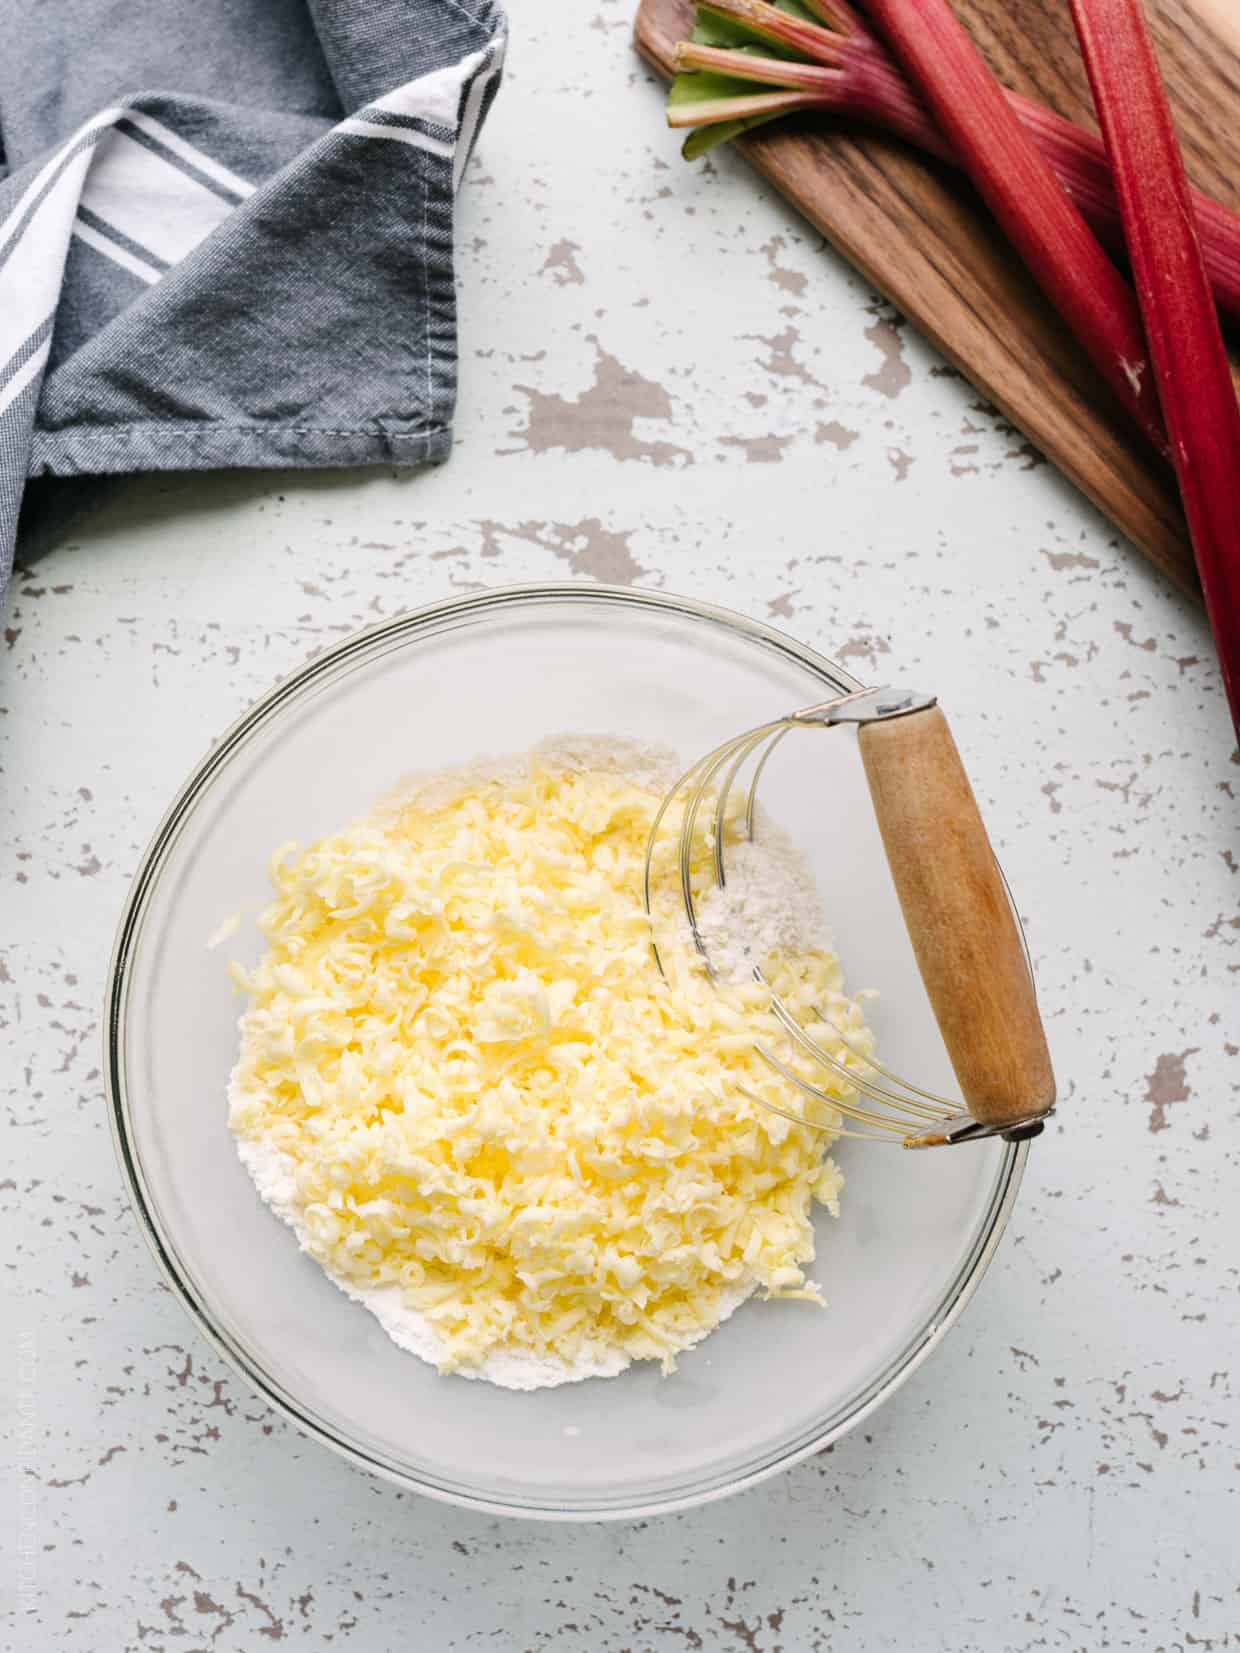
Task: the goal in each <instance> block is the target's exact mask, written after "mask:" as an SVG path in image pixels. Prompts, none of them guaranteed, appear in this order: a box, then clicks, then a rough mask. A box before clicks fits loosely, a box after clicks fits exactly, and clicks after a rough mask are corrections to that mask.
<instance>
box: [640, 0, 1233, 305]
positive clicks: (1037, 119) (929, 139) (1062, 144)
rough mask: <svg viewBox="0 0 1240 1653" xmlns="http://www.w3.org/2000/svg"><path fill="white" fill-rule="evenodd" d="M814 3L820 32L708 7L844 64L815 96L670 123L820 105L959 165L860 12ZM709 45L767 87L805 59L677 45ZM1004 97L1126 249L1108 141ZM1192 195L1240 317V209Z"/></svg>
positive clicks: (778, 17) (1215, 275)
mask: <svg viewBox="0 0 1240 1653" xmlns="http://www.w3.org/2000/svg"><path fill="white" fill-rule="evenodd" d="M806 3H807V4H808V5H810V6H811V9H813V10H815V11H816V12H817V14H818V15H820V16H821V17H822V18H823V20H824V22H827V23H828V27H826V28H820V29H816V26H814V25H807V24H806V23H804V22H803V21H797V20H795V19H792V18H789V17H788V15H787V13H785V12H781V11H779V10H777V8H775V7H773V6H769V5H767V4H765V3H764V0H713V3H712V4H710V5H708V6H705V7H704V8H703V9H704V10H707V11H709V12H713V13H714V14H715V15H716V16H722V17H727V18H731V19H732V20H734V21H740V22H743V23H745V24H746V26H747V27H749V28H751V29H755V30H757V29H760V30H762V32H763V33H764V35H765V38H766V39H767V40H769V41H770V42H771V43H772V44H779V45H784V46H788V47H789V48H791V49H793V50H797V51H801V52H803V53H804V54H805V55H806V56H807V57H809V58H811V59H812V60H813V62H814V63H815V64H818V65H820V66H823V67H830V68H832V69H834V70H836V71H837V73H836V74H835V75H834V76H833V78H831V79H830V80H820V81H815V82H814V93H813V95H809V94H804V95H803V96H802V97H800V98H799V99H798V100H797V101H795V102H792V101H789V102H786V103H775V104H769V105H768V104H762V105H759V106H757V107H753V106H750V105H749V104H746V106H745V110H742V109H738V108H735V107H734V106H733V105H732V102H731V100H713V101H712V100H704V101H703V103H701V104H690V103H684V104H681V105H679V106H678V107H677V108H676V109H675V110H674V111H672V112H669V117H668V119H669V124H670V125H672V126H676V127H692V126H705V125H717V124H719V123H721V122H723V121H728V120H732V119H735V118H736V117H737V116H738V115H740V114H742V113H744V112H745V111H746V110H748V111H749V112H752V113H755V114H760V113H772V114H774V113H787V112H790V111H792V110H794V109H805V110H816V111H818V112H820V113H822V114H830V115H836V116H839V117H843V118H845V119H852V120H863V121H866V122H868V123H869V124H871V125H873V126H876V127H878V128H879V129H880V130H882V131H885V132H890V133H892V134H893V135H894V136H896V137H899V138H903V139H904V140H905V141H906V142H907V143H911V144H913V145H914V146H915V147H916V148H918V149H921V150H923V151H924V152H925V153H926V154H929V155H934V156H936V157H937V158H938V159H939V160H942V161H946V162H948V163H949V164H950V165H952V166H957V165H959V162H958V160H957V158H956V155H955V153H954V152H953V150H952V148H951V145H950V144H949V143H948V142H947V140H946V138H944V136H943V134H942V132H941V131H940V130H939V128H938V127H937V126H936V125H935V122H934V119H933V117H932V116H931V114H930V112H929V110H928V109H927V108H926V105H925V104H924V103H923V102H922V101H921V99H920V98H919V97H918V96H917V94H916V93H915V92H914V91H913V89H912V87H911V86H910V85H909V83H908V80H907V78H906V76H905V75H904V72H903V71H902V70H901V68H900V66H899V65H898V64H897V63H896V62H895V61H894V60H893V59H892V57H891V54H890V53H889V52H888V51H887V48H886V47H885V46H884V45H883V44H882V42H881V41H879V40H876V39H875V38H874V36H873V35H872V34H870V33H869V32H868V30H867V29H866V28H865V26H864V25H863V24H862V23H861V22H860V21H859V20H858V19H856V17H855V16H854V15H853V14H852V13H848V14H845V12H844V9H843V7H842V6H840V5H838V4H834V5H830V4H828V0H806ZM682 49H684V50H686V51H688V50H690V49H691V50H692V52H693V53H694V54H695V56H694V57H689V56H685V57H683V58H682V57H681V56H680V55H679V54H680V52H681V50H682ZM703 51H709V52H715V53H717V55H716V56H715V57H714V58H713V59H712V60H711V62H710V64H709V67H711V68H712V69H714V70H715V71H716V72H718V73H720V74H726V75H730V76H731V77H733V78H734V79H738V80H762V81H765V83H766V84H769V85H772V86H783V87H791V86H793V85H796V86H798V87H799V86H800V85H801V81H800V79H790V78H785V71H788V72H790V73H791V74H792V75H795V72H796V69H797V68H799V67H802V66H803V65H799V64H796V63H792V64H791V65H790V63H789V60H788V59H778V58H762V59H754V58H753V57H752V56H748V58H747V54H745V53H741V52H735V51H729V50H726V49H722V50H721V49H719V48H711V47H705V48H701V47H698V46H696V45H695V44H694V43H692V42H687V41H686V42H682V44H681V47H678V48H677V53H678V57H677V62H678V64H679V65H680V66H681V67H683V68H686V69H689V68H706V67H707V66H708V65H707V62H706V60H705V59H704V58H702V59H700V60H698V59H697V58H696V54H697V53H699V52H703ZM755 61H756V62H760V63H762V64H764V65H766V66H767V67H768V69H769V70H770V74H769V77H768V76H764V75H760V74H755V73H754V71H753V69H752V68H750V67H748V64H752V63H753V62H755ZM755 95H761V94H755ZM1004 95H1005V97H1006V98H1007V100H1008V102H1009V103H1010V104H1011V106H1012V108H1013V110H1014V111H1015V114H1016V117H1017V119H1018V120H1019V121H1020V123H1021V125H1022V126H1023V127H1025V129H1026V130H1027V131H1028V133H1029V135H1030V136H1031V137H1032V138H1033V141H1034V142H1035V144H1036V145H1037V146H1038V148H1039V149H1040V150H1041V152H1042V154H1043V155H1044V156H1045V158H1046V159H1047V160H1048V161H1049V162H1050V165H1051V169H1052V171H1053V172H1054V174H1055V176H1056V177H1057V178H1058V179H1059V181H1060V183H1061V184H1062V185H1063V187H1064V188H1065V189H1066V190H1067V191H1068V193H1069V195H1071V197H1072V199H1073V200H1074V201H1075V202H1076V204H1077V206H1078V207H1079V208H1080V210H1081V212H1082V213H1083V214H1084V216H1085V218H1086V220H1087V221H1088V223H1089V224H1090V226H1091V227H1092V229H1093V230H1094V233H1095V234H1096V235H1098V236H1100V237H1101V238H1102V240H1103V242H1104V243H1105V245H1106V246H1108V247H1110V248H1112V249H1114V250H1122V249H1123V245H1124V237H1123V230H1122V228H1121V225H1120V219H1119V205H1118V203H1117V202H1116V199H1115V190H1114V187H1113V185H1112V183H1111V169H1110V164H1109V162H1108V161H1107V153H1106V148H1105V146H1104V145H1103V142H1102V140H1101V138H1099V137H1098V136H1097V135H1096V134H1095V133H1093V132H1089V131H1087V130H1086V129H1085V128H1084V127H1081V126H1077V125H1075V124H1074V123H1073V122H1072V121H1070V120H1067V119H1066V118H1065V117H1064V116H1063V115H1058V114H1056V113H1055V111H1054V110H1053V109H1048V108H1046V106H1045V105H1044V104H1040V103H1036V102H1035V101H1034V100H1033V99H1032V98H1026V97H1022V96H1021V95H1020V93H1019V92H1011V91H1005V93H1004ZM1190 193H1191V196H1192V202H1193V212H1194V214H1195V216H1196V219H1197V231H1198V235H1199V236H1200V238H1201V250H1202V255H1203V256H1204V258H1205V263H1206V271H1207V274H1208V275H1209V277H1210V285H1211V287H1212V288H1213V289H1214V297H1215V300H1216V302H1217V303H1218V305H1219V307H1220V309H1221V310H1222V311H1223V313H1224V314H1225V315H1228V316H1231V317H1234V318H1236V319H1237V320H1240V215H1238V214H1236V213H1234V212H1231V211H1229V210H1228V208H1226V207H1225V206H1223V205H1222V204H1221V203H1220V202H1218V201H1215V200H1214V199H1213V198H1212V197H1211V196H1209V195H1206V194H1204V193H1203V192H1202V191H1200V190H1196V189H1194V190H1191V191H1190Z"/></svg>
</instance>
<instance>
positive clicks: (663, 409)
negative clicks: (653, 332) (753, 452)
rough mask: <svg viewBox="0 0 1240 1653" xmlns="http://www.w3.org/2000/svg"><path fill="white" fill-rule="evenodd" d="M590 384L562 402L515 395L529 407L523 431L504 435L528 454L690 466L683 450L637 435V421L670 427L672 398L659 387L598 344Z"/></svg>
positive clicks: (524, 388) (554, 396)
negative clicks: (592, 454)
mask: <svg viewBox="0 0 1240 1653" xmlns="http://www.w3.org/2000/svg"><path fill="white" fill-rule="evenodd" d="M590 342H591V343H592V344H593V345H594V348H595V363H594V378H593V381H592V382H591V383H590V385H589V386H588V387H587V388H586V389H585V390H583V391H581V392H580V393H579V394H577V395H576V396H561V395H560V394H559V393H558V392H554V391H543V390H539V389H537V388H536V387H535V386H533V385H528V384H517V385H515V386H514V389H516V390H517V391H519V392H520V394H521V395H522V396H524V397H525V398H526V400H527V402H528V404H529V409H528V416H527V418H526V422H525V424H524V425H521V426H518V427H517V428H516V429H515V430H513V431H511V432H510V433H509V434H510V435H511V436H515V437H518V438H519V439H520V440H521V441H522V442H523V443H524V446H525V451H526V452H528V453H539V454H546V453H554V452H556V451H557V450H559V451H562V452H564V453H589V452H597V453H606V454H610V455H611V457H612V458H613V459H643V460H648V461H649V462H650V463H651V464H654V465H689V464H692V462H693V455H692V453H690V451H689V450H688V449H687V448H684V447H681V446H679V445H678V444H677V443H674V442H669V441H666V440H664V439H662V438H656V439H654V440H647V439H646V438H644V437H643V436H641V435H639V434H638V431H637V428H636V427H637V422H638V420H651V421H654V422H656V423H659V424H661V425H669V423H670V421H671V420H672V417H673V412H674V409H673V406H672V398H671V396H670V395H669V393H668V391H667V390H666V389H665V387H664V386H663V385H661V384H657V383H656V382H655V381H654V380H653V379H647V378H644V377H643V376H642V374H640V373H638V372H637V371H636V370H635V369H634V368H628V367H625V366H624V364H623V363H622V362H620V361H619V360H618V359H617V358H616V357H615V356H613V355H611V354H610V352H608V351H606V350H604V348H603V346H602V345H601V344H600V343H599V342H598V340H597V339H591V341H590Z"/></svg>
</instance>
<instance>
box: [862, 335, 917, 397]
mask: <svg viewBox="0 0 1240 1653" xmlns="http://www.w3.org/2000/svg"><path fill="white" fill-rule="evenodd" d="M903 325H904V323H903V320H901V319H896V318H892V319H890V320H889V319H888V318H886V317H885V316H879V317H878V318H877V319H876V320H875V321H874V322H873V323H872V324H871V325H870V326H869V327H867V328H866V330H865V336H866V338H867V339H869V341H870V343H871V344H872V345H873V346H874V348H875V349H876V350H877V351H878V353H879V355H880V356H881V357H882V363H881V365H880V366H879V367H876V368H875V369H874V371H873V373H867V374H866V375H865V377H864V378H863V379H862V381H861V383H862V384H863V385H868V386H869V388H870V389H871V390H877V391H878V393H879V395H880V396H887V397H890V398H891V400H892V401H894V400H895V398H896V397H897V396H899V395H900V393H901V391H904V390H907V389H908V387H909V385H910V384H911V383H912V381H913V375H912V372H911V371H910V369H909V365H908V363H907V362H906V361H905V360H904V340H903V339H902V338H901V336H900V328H901V327H903Z"/></svg>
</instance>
